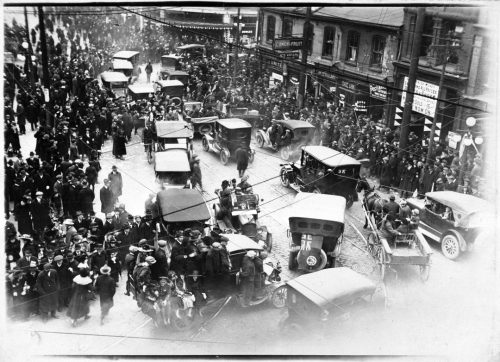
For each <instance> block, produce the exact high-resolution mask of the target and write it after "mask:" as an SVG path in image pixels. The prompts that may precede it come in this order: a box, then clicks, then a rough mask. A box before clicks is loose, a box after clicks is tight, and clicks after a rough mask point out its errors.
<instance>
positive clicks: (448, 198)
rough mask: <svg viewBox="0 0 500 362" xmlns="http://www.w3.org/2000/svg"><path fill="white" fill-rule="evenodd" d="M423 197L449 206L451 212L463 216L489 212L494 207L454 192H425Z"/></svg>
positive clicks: (475, 198)
mask: <svg viewBox="0 0 500 362" xmlns="http://www.w3.org/2000/svg"><path fill="white" fill-rule="evenodd" d="M425 196H427V197H428V198H430V199H433V200H436V201H437V202H440V203H442V204H443V205H445V206H449V207H451V209H452V210H453V211H456V212H460V213H462V214H464V215H466V214H470V213H473V212H477V211H489V210H493V209H494V206H493V205H492V204H490V203H489V202H488V201H486V200H483V199H480V198H479V197H476V196H472V195H468V194H461V193H459V192H455V191H434V192H427V193H426V194H425Z"/></svg>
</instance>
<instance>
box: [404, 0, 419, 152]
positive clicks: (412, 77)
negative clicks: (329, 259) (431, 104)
mask: <svg viewBox="0 0 500 362" xmlns="http://www.w3.org/2000/svg"><path fill="white" fill-rule="evenodd" d="M424 18H425V8H424V7H422V6H420V7H419V8H418V9H417V20H416V24H415V33H414V35H413V46H412V48H411V60H410V70H409V71H408V88H407V90H406V99H405V105H404V111H403V120H402V122H401V135H400V137H399V151H398V156H399V157H400V158H401V157H402V156H403V154H404V152H406V148H407V147H408V135H409V133H410V119H411V111H412V105H413V95H414V93H415V83H416V81H417V70H418V58H419V55H420V45H421V43H422V30H423V29H424Z"/></svg>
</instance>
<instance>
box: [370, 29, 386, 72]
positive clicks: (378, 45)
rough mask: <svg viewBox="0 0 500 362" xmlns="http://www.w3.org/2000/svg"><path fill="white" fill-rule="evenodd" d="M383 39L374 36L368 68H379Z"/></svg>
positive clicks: (383, 46) (382, 57) (382, 53)
mask: <svg viewBox="0 0 500 362" xmlns="http://www.w3.org/2000/svg"><path fill="white" fill-rule="evenodd" d="M384 49H385V38H384V37H382V36H379V35H375V36H374V37H373V40H372V56H371V59H370V66H372V67H377V68H381V67H382V60H383V59H384Z"/></svg>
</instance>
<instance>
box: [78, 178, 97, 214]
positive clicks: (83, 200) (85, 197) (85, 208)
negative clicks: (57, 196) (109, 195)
mask: <svg viewBox="0 0 500 362" xmlns="http://www.w3.org/2000/svg"><path fill="white" fill-rule="evenodd" d="M94 198H95V195H94V191H92V190H91V189H90V188H89V185H88V182H87V181H85V180H84V181H83V182H82V189H81V190H80V191H79V192H78V199H79V203H78V204H79V205H80V208H81V210H82V212H83V214H84V215H88V214H90V212H92V211H94V207H93V202H94Z"/></svg>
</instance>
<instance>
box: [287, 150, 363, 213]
mask: <svg viewBox="0 0 500 362" xmlns="http://www.w3.org/2000/svg"><path fill="white" fill-rule="evenodd" d="M281 166H282V167H281V171H280V178H281V184H282V185H283V186H285V187H291V188H292V189H294V190H296V191H306V192H315V193H322V194H330V195H339V196H343V197H345V198H346V200H347V208H350V207H351V206H352V204H353V202H354V201H357V200H358V193H357V192H356V185H357V182H358V179H359V170H360V168H361V164H360V163H359V162H358V161H357V160H355V159H354V158H352V157H350V156H347V155H345V154H343V153H340V152H338V151H335V150H333V149H331V148H328V147H324V146H305V147H302V154H301V157H300V160H299V162H298V163H297V164H296V163H295V162H293V163H288V164H282V165H281Z"/></svg>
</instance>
